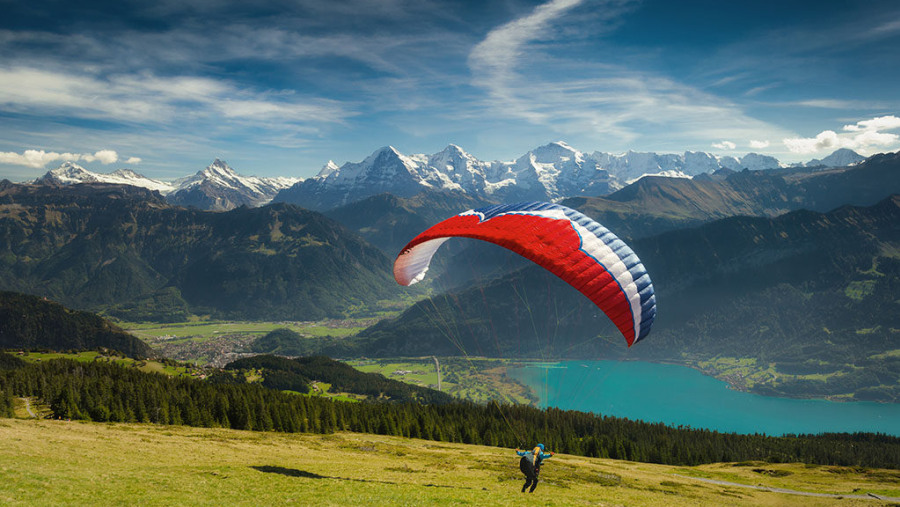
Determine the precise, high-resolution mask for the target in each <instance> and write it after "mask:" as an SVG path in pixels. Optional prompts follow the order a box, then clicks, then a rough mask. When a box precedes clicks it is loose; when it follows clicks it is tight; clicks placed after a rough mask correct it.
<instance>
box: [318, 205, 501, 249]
mask: <svg viewBox="0 0 900 507" xmlns="http://www.w3.org/2000/svg"><path fill="white" fill-rule="evenodd" d="M487 204H488V202H486V201H482V200H478V199H476V198H474V197H472V196H470V195H468V194H464V193H461V192H440V191H425V192H421V193H419V194H417V195H415V196H413V197H398V196H395V195H393V194H379V195H376V196H372V197H369V198H366V199H363V200H361V201H356V202H354V203H352V204H348V205H346V206H341V207H339V208H334V209H332V210H329V211H327V212H325V215H327V216H328V217H331V218H333V219H334V220H337V221H338V222H340V223H342V224H344V225H345V226H347V227H348V228H350V229H353V230H355V231H357V232H358V233H359V234H360V235H361V236H362V237H363V238H365V239H366V241H368V242H369V243H372V244H373V245H375V246H377V247H379V248H381V249H382V251H384V252H385V253H387V254H388V255H396V254H397V253H399V252H400V249H401V248H403V247H404V246H405V245H406V243H408V242H409V240H411V239H412V238H413V237H415V235H416V234H418V233H420V232H422V231H423V230H425V229H426V228H428V227H430V226H432V225H434V224H436V223H438V222H440V221H441V220H443V219H445V218H447V217H449V216H452V215H455V214H457V213H459V212H460V211H464V210H466V209H471V208H478V207H481V206H486V205H487Z"/></svg>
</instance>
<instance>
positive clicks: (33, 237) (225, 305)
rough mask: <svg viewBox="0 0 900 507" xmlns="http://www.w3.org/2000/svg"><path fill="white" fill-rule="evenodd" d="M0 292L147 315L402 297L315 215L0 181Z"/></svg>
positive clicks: (289, 312)
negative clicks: (221, 208) (215, 208)
mask: <svg viewBox="0 0 900 507" xmlns="http://www.w3.org/2000/svg"><path fill="white" fill-rule="evenodd" d="M0 288H2V289H6V290H16V291H19V292H29V293H34V294H39V295H44V296H48V297H51V298H54V299H57V300H60V301H62V302H64V303H65V304H67V305H70V306H73V307H75V308H81V309H95V310H99V309H105V310H106V311H109V312H110V314H112V315H122V316H127V317H129V318H135V319H137V318H138V317H140V318H147V319H154V320H167V319H170V318H171V317H170V314H172V313H173V312H174V313H182V312H184V311H189V312H191V313H195V314H204V313H211V314H213V315H218V316H222V317H226V316H227V317H232V318H247V319H260V318H267V319H282V318H289V319H300V320H307V319H318V318H323V317H326V316H332V317H340V316H342V315H343V312H346V311H347V310H348V309H350V308H352V307H355V306H357V305H360V304H367V303H373V302H374V301H376V300H378V299H382V298H388V297H391V296H392V295H395V294H396V293H397V288H396V287H395V284H394V283H393V281H392V280H391V279H390V262H389V261H388V259H387V258H385V257H384V255H383V254H381V253H380V252H379V251H378V250H377V249H375V248H374V247H372V246H371V245H369V244H367V243H365V242H364V241H363V240H362V239H360V238H359V237H357V236H356V235H355V234H352V233H350V232H349V231H347V230H346V229H344V228H343V227H342V226H340V225H339V224H337V223H336V222H334V221H332V220H330V219H328V218H326V217H324V216H322V215H320V214H318V213H315V212H311V211H307V210H303V209H300V208H297V207H294V206H290V205H284V204H281V205H274V206H267V207H263V208H256V209H250V208H238V209H235V210H232V211H230V212H226V213H211V212H204V211H199V210H196V209H183V208H178V207H172V206H170V205H168V204H166V203H165V202H163V201H162V198H161V197H160V196H159V194H154V193H151V192H149V191H147V190H144V189H139V188H137V187H125V186H109V185H89V184H82V185H75V186H70V187H47V186H33V185H15V184H9V183H7V184H5V185H0Z"/></svg>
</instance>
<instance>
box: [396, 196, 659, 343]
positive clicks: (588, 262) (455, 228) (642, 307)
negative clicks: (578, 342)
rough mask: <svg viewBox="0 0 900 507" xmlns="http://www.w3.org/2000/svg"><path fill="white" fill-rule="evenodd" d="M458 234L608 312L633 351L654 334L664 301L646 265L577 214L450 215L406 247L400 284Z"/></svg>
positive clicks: (548, 206)
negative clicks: (537, 269) (529, 266)
mask: <svg viewBox="0 0 900 507" xmlns="http://www.w3.org/2000/svg"><path fill="white" fill-rule="evenodd" d="M452 237H465V238H474V239H479V240H483V241H488V242H491V243H494V244H497V245H500V246H502V247H504V248H507V249H509V250H512V251H513V252H515V253H517V254H519V255H521V256H523V257H525V258H527V259H529V260H531V261H533V262H535V263H537V264H539V265H540V266H542V267H544V268H545V269H547V270H548V271H550V272H551V273H553V274H555V275H556V276H558V277H560V278H561V279H563V280H564V281H565V282H567V283H568V284H569V285H571V286H573V287H575V288H576V289H578V290H579V291H580V292H581V293H582V294H584V295H585V296H587V297H588V298H589V299H590V300H591V301H593V302H594V304H596V305H597V306H598V307H599V308H600V309H601V310H603V312H604V313H605V314H606V315H607V316H608V317H609V318H610V319H611V320H612V322H613V323H614V324H615V325H616V327H617V328H618V329H619V331H621V332H622V334H623V335H624V336H625V340H626V341H627V342H628V346H629V347H630V346H631V345H632V344H634V343H635V342H638V341H640V340H641V339H643V338H644V337H645V336H647V334H648V333H649V332H650V327H651V326H652V325H653V321H654V319H655V317H656V296H655V294H654V291H653V283H652V282H651V281H650V275H649V274H647V270H646V269H645V268H644V265H643V264H642V263H641V261H640V259H638V257H637V255H635V253H634V252H633V251H632V250H631V248H629V247H628V245H626V244H625V243H624V242H623V241H622V240H620V239H619V238H618V237H617V236H616V235H615V234H613V233H612V232H610V231H609V230H608V229H607V228H606V227H604V226H602V225H600V224H599V223H597V222H595V221H594V220H592V219H590V218H588V217H586V216H584V215H583V214H581V213H579V212H577V211H575V210H573V209H570V208H567V207H565V206H560V205H558V204H552V203H546V202H528V203H519V204H503V205H497V206H490V207H486V208H480V209H474V210H469V211H465V212H463V213H460V214H458V215H456V216H453V217H450V218H448V219H447V220H444V221H443V222H440V223H438V224H436V225H434V226H433V227H430V228H429V229H427V230H425V231H424V232H422V233H421V234H419V235H418V236H416V237H415V238H413V240H412V241H410V242H409V243H408V244H407V245H406V247H404V248H403V250H402V251H401V252H400V255H398V256H397V260H396V261H394V278H395V279H396V280H397V283H399V284H401V285H412V284H414V283H416V282H419V281H421V280H422V279H423V278H424V277H425V273H426V272H427V271H428V265H429V264H430V263H431V258H432V257H433V256H434V254H435V252H436V251H437V250H438V248H439V247H440V246H441V245H442V244H443V243H444V242H445V241H447V240H448V239H450V238H452Z"/></svg>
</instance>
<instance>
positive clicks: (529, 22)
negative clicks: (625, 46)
mask: <svg viewBox="0 0 900 507" xmlns="http://www.w3.org/2000/svg"><path fill="white" fill-rule="evenodd" d="M581 3H582V2H581V1H580V0H553V1H550V2H548V3H545V4H543V5H540V6H538V7H537V8H535V9H534V11H532V12H531V13H530V14H528V15H525V16H523V17H521V18H519V19H516V20H514V21H511V22H509V23H507V24H505V25H502V26H500V27H498V28H496V29H494V30H492V31H491V32H490V33H488V35H487V36H486V37H485V38H484V39H483V40H482V41H481V42H480V43H479V44H477V45H476V46H475V47H474V48H473V50H472V52H471V53H470V55H469V60H468V61H469V67H470V69H471V73H472V76H473V78H472V82H473V84H474V85H475V86H477V87H479V88H481V89H483V90H485V91H486V92H487V94H488V97H489V100H488V101H487V103H486V106H487V107H489V108H490V110H491V112H492V113H493V114H495V115H501V116H502V117H512V118H519V119H523V120H525V121H527V122H530V123H532V124H536V125H540V126H543V127H547V128H550V129H552V130H553V131H555V132H558V133H561V134H562V135H564V136H568V135H584V134H587V135H590V136H594V137H596V136H598V135H602V136H604V137H605V138H607V139H609V138H610V137H613V138H616V139H617V140H618V141H620V142H631V141H635V140H638V139H641V140H643V141H645V142H646V141H647V140H648V139H653V138H654V137H657V138H659V139H661V138H662V137H663V136H664V135H665V137H666V138H667V141H670V142H671V141H673V140H676V138H680V139H681V140H685V139H691V142H692V143H694V145H695V146H702V145H701V144H699V143H703V144H704V145H707V146H708V145H709V143H711V142H714V141H716V140H718V139H721V138H722V137H723V135H724V136H728V137H739V138H749V137H761V136H763V135H765V134H767V133H771V132H772V131H773V130H776V131H777V130H778V129H777V128H774V127H772V126H770V125H767V124H765V123H764V122H761V121H758V120H755V119H753V118H751V117H749V116H747V115H745V114H744V113H743V112H742V111H741V110H740V109H739V108H738V107H736V106H735V105H734V104H733V103H731V102H729V101H727V100H724V99H722V98H720V97H717V96H714V95H712V94H709V93H705V92H702V91H700V90H698V89H696V88H692V87H690V86H687V85H685V84H683V83H679V82H677V81H675V80H673V79H671V78H669V77H666V76H664V75H659V74H652V73H648V72H646V71H639V70H636V69H631V68H628V67H625V66H622V64H614V63H611V59H607V58H604V55H603V54H602V53H600V54H594V55H592V59H590V60H586V59H585V58H578V59H576V58H570V57H569V56H568V53H567V51H566V49H567V46H566V41H562V40H557V39H556V37H557V34H559V33H561V30H562V29H561V28H560V26H563V25H564V26H565V29H566V33H567V34H570V33H571V32H572V30H575V29H576V28H577V27H578V26H580V25H579V21H580V19H579V17H578V16H577V15H576V10H577V8H578V7H579V6H580V4H581ZM591 7H592V9H593V11H594V12H602V13H604V17H602V18H601V19H600V21H601V23H600V24H599V28H598V20H597V19H595V20H593V22H592V23H591V24H590V26H589V27H588V26H585V27H584V28H585V29H588V28H589V29H590V30H593V35H594V36H596V35H597V34H598V33H599V34H602V33H604V30H605V29H608V30H611V29H613V28H614V27H615V26H616V21H617V19H618V18H619V17H621V16H623V15H624V14H625V13H627V12H628V11H629V9H630V8H631V7H633V3H629V2H614V1H606V2H600V3H599V5H598V4H597V3H593V4H592V6H591ZM663 133H664V134H663ZM676 142H677V141H676Z"/></svg>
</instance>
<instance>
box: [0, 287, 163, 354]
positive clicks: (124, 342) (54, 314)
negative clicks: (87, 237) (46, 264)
mask: <svg viewBox="0 0 900 507" xmlns="http://www.w3.org/2000/svg"><path fill="white" fill-rule="evenodd" d="M98 347H102V348H107V349H112V350H116V351H118V352H121V353H123V354H125V355H128V356H130V357H149V356H152V355H153V351H152V350H151V349H150V346H149V345H147V344H146V343H144V342H142V341H141V340H140V339H138V338H136V337H134V336H132V335H130V334H128V333H127V332H125V331H124V330H122V329H121V328H119V327H118V326H116V325H114V324H111V323H110V322H109V321H107V320H106V319H103V318H102V317H99V316H97V315H95V314H92V313H89V312H82V311H75V310H70V309H68V308H66V307H64V306H63V305H61V304H59V303H55V302H52V301H47V300H45V299H43V298H39V297H37V296H30V295H26V294H18V293H15V292H0V349H50V350H85V349H96V348H98Z"/></svg>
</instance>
